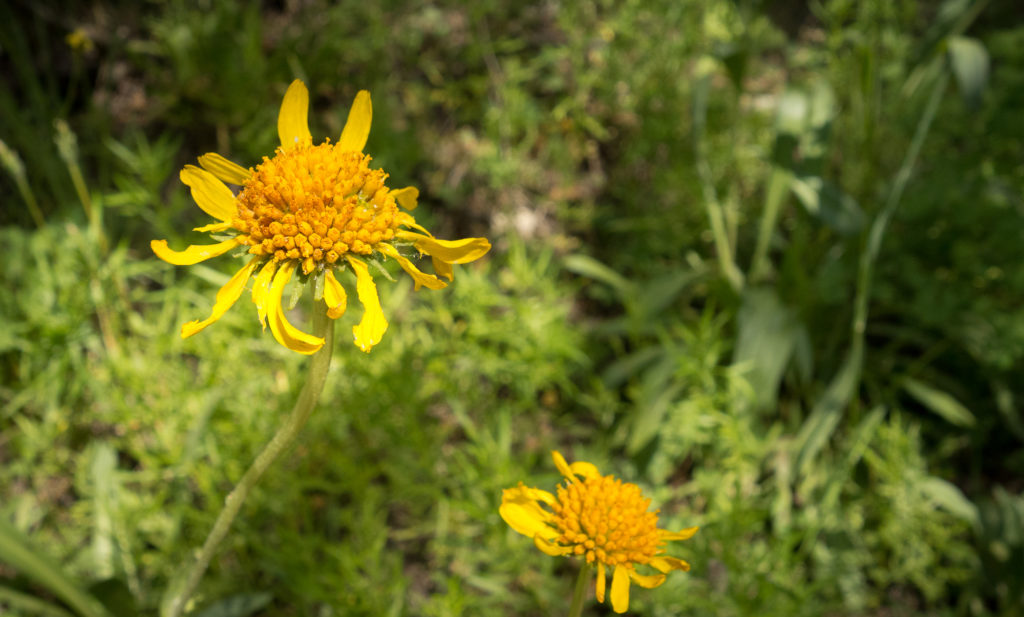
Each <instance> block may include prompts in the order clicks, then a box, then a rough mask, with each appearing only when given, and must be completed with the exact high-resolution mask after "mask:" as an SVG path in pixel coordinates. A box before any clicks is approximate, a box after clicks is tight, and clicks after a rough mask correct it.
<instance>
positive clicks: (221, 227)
mask: <svg viewBox="0 0 1024 617" xmlns="http://www.w3.org/2000/svg"><path fill="white" fill-rule="evenodd" d="M228 229H231V223H227V222H224V223H210V224H209V225H203V226H202V227H193V228H192V231H204V232H210V231H227V230H228Z"/></svg>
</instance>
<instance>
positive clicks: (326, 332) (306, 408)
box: [160, 301, 334, 617]
mask: <svg viewBox="0 0 1024 617" xmlns="http://www.w3.org/2000/svg"><path fill="white" fill-rule="evenodd" d="M313 335H314V336H320V337H323V339H324V346H323V347H321V348H320V351H318V352H316V354H314V355H313V359H312V363H311V364H310V367H309V374H308V376H307V379H306V384H305V385H304V386H303V387H302V392H300V393H299V398H298V400H297V401H295V407H294V408H293V409H292V413H291V415H290V416H289V417H288V420H287V421H285V423H284V424H283V425H282V426H281V428H280V429H278V431H277V434H275V435H274V437H273V439H271V440H270V442H269V443H267V445H266V446H264V448H263V451H262V452H260V453H259V455H258V456H257V457H256V460H254V461H253V462H252V465H251V466H250V467H249V469H248V470H247V471H246V472H245V475H244V476H242V479H241V480H240V481H239V482H238V485H237V486H236V487H235V488H234V490H233V491H231V493H230V494H229V495H228V496H227V499H226V500H225V501H224V509H223V510H221V512H220V515H218V516H217V521H216V522H215V523H214V525H213V529H212V530H211V531H210V535H209V536H207V538H206V542H204V543H203V547H202V549H200V551H199V555H198V556H197V557H196V561H195V563H194V564H192V566H191V568H189V569H188V570H185V571H184V572H183V573H182V575H183V576H182V577H181V578H179V579H178V580H177V581H176V584H172V585H171V586H170V587H169V588H168V590H167V594H166V595H165V596H164V601H163V603H162V606H161V611H160V613H161V615H162V616H163V617H180V615H181V614H182V612H183V611H184V610H185V604H186V603H187V602H188V599H189V598H190V597H191V596H192V594H193V593H194V592H195V590H196V587H197V586H198V585H199V581H200V580H201V579H202V578H203V574H204V573H205V572H206V568H207V566H209V565H210V560H211V559H212V558H213V556H214V554H215V553H216V552H217V547H218V546H220V543H221V542H222V541H223V540H224V538H225V537H226V536H227V534H228V531H229V530H230V529H231V523H232V522H233V521H234V520H235V516H236V515H237V514H238V511H239V510H240V509H241V508H242V504H243V503H245V499H246V497H248V496H249V491H251V490H252V488H253V487H254V486H255V485H256V482H257V481H259V479H260V476H262V475H263V472H265V471H266V470H267V469H268V468H269V467H270V466H271V465H272V464H273V463H274V461H275V460H277V458H278V457H279V456H280V455H281V454H282V453H283V452H284V451H285V450H286V449H287V448H288V447H289V446H290V445H291V444H292V442H293V441H295V438H296V437H297V436H298V434H299V431H301V430H302V427H303V426H305V424H306V421H307V420H308V419H309V415H310V413H311V412H312V411H313V408H314V407H316V403H317V400H319V398H320V393H321V392H322V391H323V389H324V383H325V382H326V381H327V370H328V369H329V368H330V365H331V351H332V350H333V349H334V321H333V320H332V319H330V318H328V317H327V307H326V305H324V303H323V302H322V301H320V302H317V303H316V304H315V305H314V308H313Z"/></svg>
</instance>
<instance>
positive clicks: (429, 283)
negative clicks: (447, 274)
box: [376, 243, 448, 290]
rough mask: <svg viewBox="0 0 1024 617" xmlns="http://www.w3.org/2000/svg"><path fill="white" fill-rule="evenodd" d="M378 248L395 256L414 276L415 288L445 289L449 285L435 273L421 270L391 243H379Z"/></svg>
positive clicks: (386, 253)
mask: <svg viewBox="0 0 1024 617" xmlns="http://www.w3.org/2000/svg"><path fill="white" fill-rule="evenodd" d="M376 248H377V250H379V251H380V252H381V253H384V254H385V255H387V256H388V257H393V258H394V259H395V261H397V262H398V265H400V266H402V269H403V270H405V271H406V273H407V274H408V275H409V276H411V277H412V280H413V282H414V283H415V284H416V287H415V289H417V290H419V288H420V287H426V288H427V289H444V288H445V287H447V286H448V285H447V283H445V282H444V281H442V280H440V279H439V278H437V277H436V276H434V275H433V274H426V273H425V272H420V269H419V268H417V267H416V265H415V264H414V263H412V262H411V261H409V260H408V259H407V258H405V257H403V256H402V255H401V254H400V253H399V252H398V249H396V248H395V247H393V246H391V245H390V244H384V243H381V244H378V245H377V247H376Z"/></svg>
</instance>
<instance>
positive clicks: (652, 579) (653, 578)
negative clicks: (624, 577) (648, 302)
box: [629, 570, 666, 589]
mask: <svg viewBox="0 0 1024 617" xmlns="http://www.w3.org/2000/svg"><path fill="white" fill-rule="evenodd" d="M665 578H666V577H665V575H664V574H647V575H645V574H637V572H636V570H630V571H629V579H630V580H631V581H633V582H634V583H636V584H637V585H640V586H641V587H643V588H644V589H654V588H655V587H658V586H660V585H661V584H662V583H664V582H665Z"/></svg>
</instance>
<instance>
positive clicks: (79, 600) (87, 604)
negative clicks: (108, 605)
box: [0, 517, 110, 617]
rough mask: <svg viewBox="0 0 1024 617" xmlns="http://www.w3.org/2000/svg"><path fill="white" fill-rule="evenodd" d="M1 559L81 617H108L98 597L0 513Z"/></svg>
mask: <svg viewBox="0 0 1024 617" xmlns="http://www.w3.org/2000/svg"><path fill="white" fill-rule="evenodd" d="M0 561H3V562H5V563H7V564H8V565H10V566H12V567H13V568H14V569H15V570H17V571H18V572H19V573H21V574H22V575H24V576H25V577H27V578H29V579H32V580H33V581H35V582H36V583H38V584H40V585H42V586H43V587H45V588H46V589H48V590H50V591H51V592H53V594H54V595H55V596H57V597H58V598H60V599H61V600H63V601H64V602H65V603H66V604H67V605H68V606H70V607H71V608H72V609H73V610H74V611H75V612H76V613H78V614H79V615H81V616H82V617H110V614H109V613H108V612H107V611H106V609H104V608H103V605H102V604H101V603H100V602H99V600H97V599H96V598H94V597H92V596H91V595H89V594H88V593H86V591H85V590H84V589H82V587H81V586H80V585H79V584H78V583H77V582H76V581H75V580H73V579H72V578H71V577H69V576H68V575H67V574H65V573H64V571H63V570H62V569H61V567H60V566H58V565H57V564H55V563H53V562H51V561H50V560H49V559H48V558H46V557H45V556H44V555H43V553H42V551H40V550H39V549H37V548H36V547H34V546H32V545H31V543H30V542H29V539H28V538H26V537H25V536H24V534H22V533H21V532H20V531H18V530H17V529H16V528H14V527H13V526H12V525H11V524H10V523H8V522H7V520H6V519H5V518H3V517H0Z"/></svg>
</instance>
